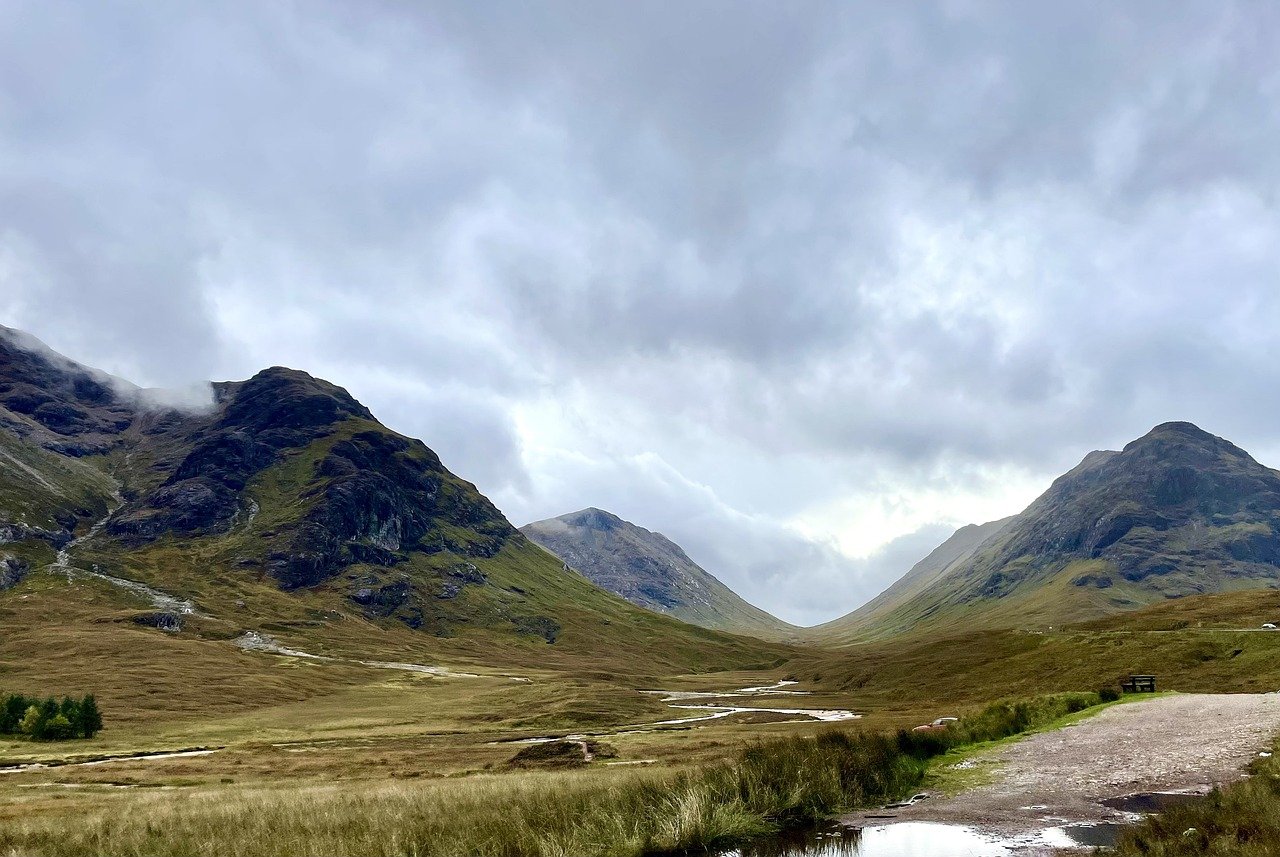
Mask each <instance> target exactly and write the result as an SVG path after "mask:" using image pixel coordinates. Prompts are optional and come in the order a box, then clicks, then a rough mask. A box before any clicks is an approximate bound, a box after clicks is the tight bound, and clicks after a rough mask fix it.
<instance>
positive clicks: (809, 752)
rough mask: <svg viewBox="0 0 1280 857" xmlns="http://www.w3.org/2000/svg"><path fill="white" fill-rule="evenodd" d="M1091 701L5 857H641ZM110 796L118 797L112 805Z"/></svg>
mask: <svg viewBox="0 0 1280 857" xmlns="http://www.w3.org/2000/svg"><path fill="white" fill-rule="evenodd" d="M1097 703H1098V698H1097V696H1096V695H1094V694H1065V695H1059V696H1053V697H1045V698H1041V699H1037V700H1031V701H1024V702H1018V703H1000V704H996V705H992V706H989V707H988V708H987V709H985V710H984V711H982V712H980V713H979V714H976V715H974V716H971V717H969V718H966V719H964V720H962V721H961V722H959V723H957V724H954V725H953V726H952V727H951V728H950V729H949V730H946V731H945V732H925V733H920V732H905V731H904V732H898V733H896V734H882V733H866V732H852V731H838V730H832V731H828V732H824V733H822V734H819V735H817V736H815V737H809V738H789V739H782V740H775V741H768V742H761V743H757V744H753V745H750V746H748V747H746V748H744V749H743V750H741V751H740V752H739V753H737V754H736V755H735V756H734V757H733V758H731V759H729V760H726V761H723V762H719V763H716V764H712V765H708V766H705V767H700V768H690V769H683V770H681V769H676V770H670V769H667V770H634V769H631V770H623V769H619V768H612V769H610V768H594V769H589V770H585V771H581V772H576V773H508V774H501V775H483V776H472V777H467V778H463V779H453V780H435V781H430V782H423V783H414V784H387V785H382V786H372V787H371V786H368V785H360V786H359V787H354V786H351V785H346V786H344V785H341V784H336V785H332V786H324V787H319V786H317V787H311V788H303V789H294V788H289V789H285V788H278V787H277V788H265V787H263V788H248V787H227V788H223V789H206V790H201V791H200V792H197V793H192V792H187V793H184V794H181V795H176V794H163V793H160V794H157V793H152V794H142V793H134V794H129V795H126V796H121V797H122V798H123V799H124V800H125V801H126V802H127V805H122V804H121V803H120V802H119V801H118V800H113V801H111V802H110V804H109V805H108V804H106V803H104V806H103V809H102V810H101V811H100V812H96V813H89V814H87V815H83V816H79V817H76V818H44V819H37V820H30V821H24V820H21V819H18V820H16V821H14V822H13V823H11V824H6V825H4V826H3V827H0V853H9V852H13V853H18V854H50V855H54V854H58V855H61V854H67V855H82V854H83V855H90V854H101V855H143V854H206V855H227V857H231V855H237V857H238V855H310V854H322V853H323V854H341V855H356V854H358V855H415V857H428V855H430V857H462V855H484V857H518V856H519V857H526V856H527V857H568V855H575V857H586V855H607V857H638V855H652V854H663V853H672V852H680V851H684V850H689V849H712V850H713V849H716V848H721V847H726V846H729V845H732V844H735V843H739V842H742V841H744V840H746V839H750V838H751V837H754V836H759V835H763V834H767V833H770V832H772V831H775V830H778V829H780V828H784V827H798V826H803V825H807V824H810V823H812V822H814V821H816V820H818V819H821V818H825V817H828V816H831V815H834V814H837V813H840V812H844V811H848V810H851V809H854V808H857V807H859V806H867V805H874V804H878V803H881V802H884V801H886V800H890V799H894V798H897V797H900V796H902V795H903V794H905V793H908V792H910V791H911V790H913V789H914V788H916V786H917V785H918V784H919V783H920V781H921V780H922V778H923V776H924V773H925V771H926V769H927V767H928V765H929V760H930V759H933V758H934V757H936V756H938V755H940V754H942V753H945V752H947V751H949V750H951V749H954V748H955V747H957V746H961V745H963V744H969V743H976V742H985V741H993V740H998V739H1000V738H1003V737H1007V736H1009V735H1014V734H1017V733H1019V732H1024V731H1027V730H1030V729H1035V728H1038V727H1041V726H1044V725H1046V724H1048V723H1051V722H1053V721H1055V720H1058V719H1060V718H1062V717H1064V716H1066V715H1068V714H1071V713H1074V712H1078V711H1081V710H1083V709H1085V708H1088V707H1090V706H1092V705H1095V704H1097ZM113 797H114V796H113Z"/></svg>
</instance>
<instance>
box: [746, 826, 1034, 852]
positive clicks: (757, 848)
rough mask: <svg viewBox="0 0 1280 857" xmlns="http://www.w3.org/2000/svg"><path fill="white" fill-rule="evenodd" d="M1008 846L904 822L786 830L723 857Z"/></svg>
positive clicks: (961, 830)
mask: <svg viewBox="0 0 1280 857" xmlns="http://www.w3.org/2000/svg"><path fill="white" fill-rule="evenodd" d="M1013 853H1014V852H1013V850H1012V849H1011V848H1010V847H1009V846H1008V845H1003V844H1001V843H1000V842H998V841H997V840H995V839H991V838H990V837H987V836H984V835H982V834H980V833H978V832H977V831H975V830H973V829H972V828H969V827H963V826H961V825H955V824H931V823H926V822H903V823H901V824H891V825H887V826H884V827H868V828H865V829H864V830H861V831H859V830H854V829H852V828H842V827H830V828H819V829H817V830H809V831H798V832H791V833H784V834H780V835H778V836H774V837H771V838H768V839H764V840H761V841H758V842H754V843H752V844H751V845H748V846H746V847H743V848H741V849H739V850H736V851H729V852H726V853H725V854H724V855H722V857H1004V855H1009V854H1013Z"/></svg>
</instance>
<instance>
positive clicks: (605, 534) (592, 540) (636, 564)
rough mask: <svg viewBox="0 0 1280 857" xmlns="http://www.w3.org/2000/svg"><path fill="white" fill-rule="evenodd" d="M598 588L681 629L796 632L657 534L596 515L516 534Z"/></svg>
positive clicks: (774, 635) (565, 518) (771, 634)
mask: <svg viewBox="0 0 1280 857" xmlns="http://www.w3.org/2000/svg"><path fill="white" fill-rule="evenodd" d="M520 531H521V532H522V533H524V534H525V535H526V536H528V537H529V538H530V539H532V540H533V541H535V542H537V543H538V544H540V545H542V546H543V547H544V548H546V549H547V550H549V551H551V553H553V554H555V555H556V556H557V557H559V558H560V559H562V560H564V561H565V563H566V564H567V565H569V566H571V567H572V568H573V569H575V570H576V571H578V572H580V573H581V574H583V575H584V576H585V577H586V578H587V579H588V580H590V581H591V582H592V583H594V584H596V585H597V586H599V587H601V588H603V589H607V590H608V591H610V592H613V593H615V594H616V595H620V596H621V597H623V598H625V599H626V600H627V601H630V602H631V603H632V604H637V605H639V606H641V607H644V608H647V609H649V610H654V611H657V612H659V613H666V614H667V615H670V616H674V617H676V618H677V619H680V620H682V621H684V622H689V623H692V624H694V625H700V626H702V627H704V628H715V629H719V630H725V631H734V632H737V633H743V634H751V635H753V636H757V637H762V638H764V639H782V638H789V637H794V636H795V634H796V633H797V632H798V631H799V630H800V629H799V628H796V627H795V626H794V625H789V624H787V623H786V622H783V621H782V620H781V619H778V618H776V617H774V616H771V615H770V614H768V613H766V612H765V611H763V610H761V609H760V608H758V607H754V606H752V605H751V604H748V603H747V602H746V601H744V600H743V599H742V598H740V597H739V596H738V595H737V594H736V593H734V592H733V590H731V589H729V587H727V586H725V585H724V584H723V583H721V582H720V581H719V580H718V579H716V578H715V577H714V576H713V575H711V574H709V573H708V572H707V571H705V570H703V569H702V567H701V566H699V565H698V564H697V563H695V562H694V561H693V560H691V559H689V557H688V555H687V554H685V552H684V550H683V549H682V548H681V547H680V546H679V545H677V544H676V543H675V542H673V541H671V540H670V539H668V538H667V537H666V536H664V535H662V534H661V533H654V532H650V531H649V530H646V529H644V528H643V527H638V526H636V525H635V524H632V523H630V522H628V521H624V520H622V519H621V518H619V517H618V516H617V515H613V514H610V513H609V512H605V511H602V510H600V509H594V508H592V509H583V510H582V511H580V512H573V513H570V514H568V515H561V516H560V517H558V518H548V519H547V520H545V521H536V522H534V523H532V524H527V525H525V526H524V527H521V528H520Z"/></svg>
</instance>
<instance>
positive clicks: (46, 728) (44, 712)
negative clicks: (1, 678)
mask: <svg viewBox="0 0 1280 857" xmlns="http://www.w3.org/2000/svg"><path fill="white" fill-rule="evenodd" d="M101 730H102V712H101V711H100V710H99V709H98V702H97V700H96V699H94V698H93V695H92V694H89V695H88V696H86V697H84V698H83V699H79V700H77V699H72V698H71V697H69V696H64V697H63V698H62V702H58V701H57V700H56V699H54V698H53V697H49V698H48V699H45V700H43V701H41V700H38V699H35V698H33V697H28V696H24V695H22V694H20V693H11V694H9V695H7V696H5V697H4V700H3V702H2V703H0V735H19V734H21V735H29V736H31V737H32V738H35V739H37V740H41V741H62V740H65V739H68V738H92V737H93V736H94V735H96V734H97V733H98V732H99V731H101Z"/></svg>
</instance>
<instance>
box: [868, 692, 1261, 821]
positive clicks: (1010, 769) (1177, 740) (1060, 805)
mask: <svg viewBox="0 0 1280 857" xmlns="http://www.w3.org/2000/svg"><path fill="white" fill-rule="evenodd" d="M1278 732H1280V694H1213V695H1209V694H1182V695H1177V696H1165V697H1157V698H1154V699H1149V700H1145V701H1143V702H1136V703H1130V704H1126V705H1118V706H1114V707H1112V708H1108V709H1107V710H1105V711H1102V712H1100V713H1099V714H1097V715H1096V716H1094V717H1091V718H1088V719H1086V720H1082V721H1081V722H1079V723H1077V724H1075V725H1073V726H1068V727H1066V728H1064V729H1060V730H1057V731H1054V732H1046V733H1042V734H1039V735H1032V736H1030V737H1029V738H1026V739H1024V740H1022V741H1019V742H1017V743H1014V744H1010V745H1008V746H1006V747H1002V748H1000V749H999V750H996V751H994V752H993V753H991V754H988V755H986V756H984V757H981V758H979V759H976V760H973V762H971V763H970V764H975V765H976V766H977V767H979V768H986V769H988V770H989V771H991V772H992V774H993V780H994V781H993V782H992V784H991V785H986V786H981V787H979V788H976V789H973V790H971V791H968V792H965V793H964V794H961V795H958V796H956V797H953V798H946V799H936V800H933V799H931V800H926V801H922V802H920V803H918V804H916V805H914V806H912V807H909V808H906V809H903V810H899V811H897V812H896V815H897V819H898V820H900V821H940V822H951V823H958V824H969V825H973V826H975V827H978V828H982V829H987V830H992V831H999V832H1002V833H1020V832H1025V831H1028V830H1033V829H1038V828H1044V827H1045V826H1046V825H1053V824H1061V823H1063V822H1064V821H1065V822H1070V823H1074V822H1102V821H1115V820H1120V819H1122V818H1123V816H1122V815H1121V814H1120V813H1118V812H1116V811H1115V810H1111V809H1108V808H1106V807H1104V806H1101V805H1100V804H1098V801H1099V800H1102V799H1105V798H1114V797H1121V796H1124V795H1130V794H1133V793H1135V792H1149V791H1193V790H1194V791H1207V790H1208V789H1209V788H1210V787H1211V786H1213V785H1215V784H1219V783H1225V782H1229V781H1231V780H1234V779H1238V778H1240V777H1241V776H1243V772H1242V770H1241V769H1242V768H1243V767H1244V766H1245V765H1246V764H1247V763H1248V762H1249V761H1250V760H1251V759H1252V758H1253V757H1254V756H1255V755H1256V754H1257V753H1258V752H1260V751H1265V750H1267V749H1268V748H1269V746H1270V743H1271V740H1272V738H1273V737H1274V736H1275V735H1276V734H1277V733H1278ZM850 820H851V821H860V819H850ZM878 823H881V824H883V823H884V821H880V822H878Z"/></svg>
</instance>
